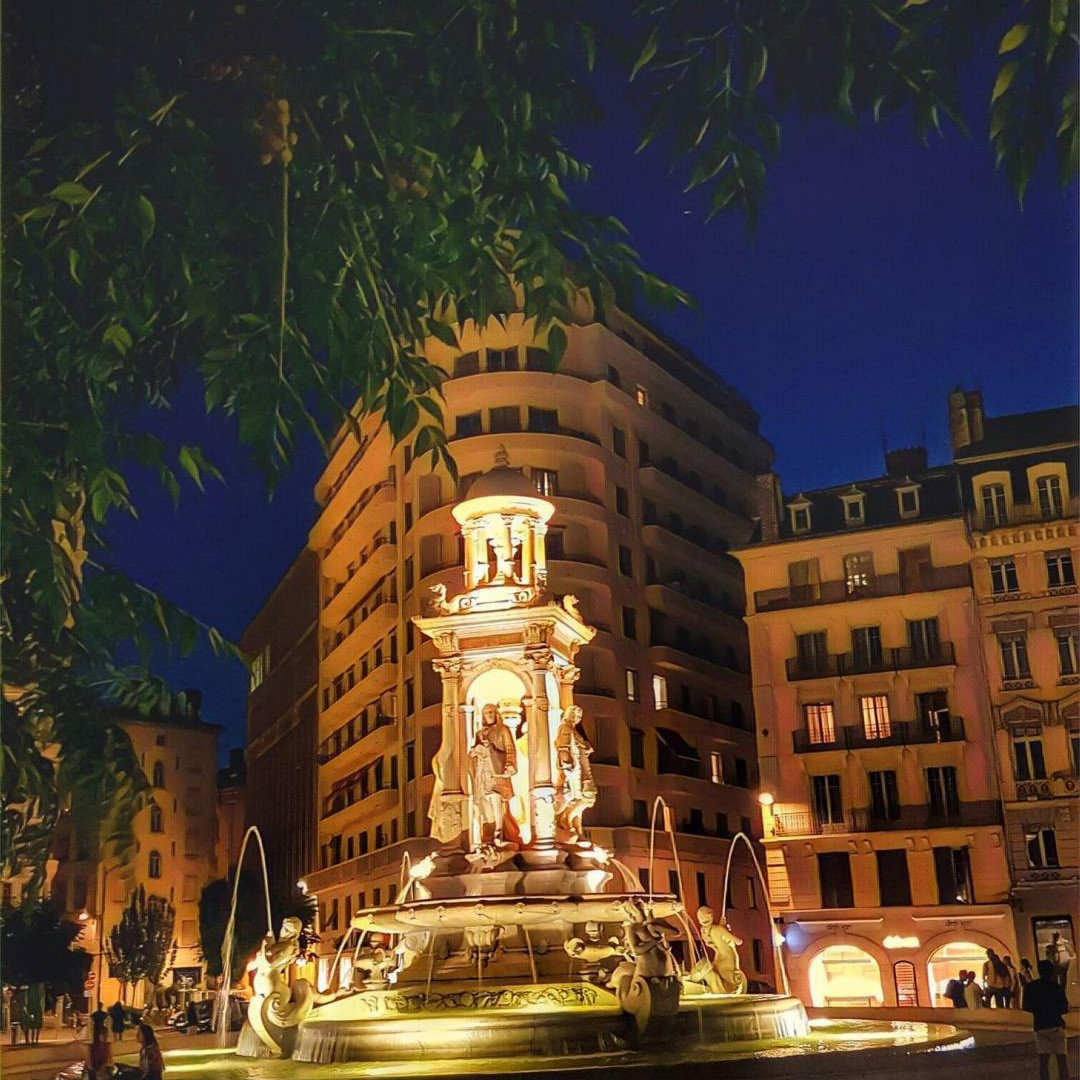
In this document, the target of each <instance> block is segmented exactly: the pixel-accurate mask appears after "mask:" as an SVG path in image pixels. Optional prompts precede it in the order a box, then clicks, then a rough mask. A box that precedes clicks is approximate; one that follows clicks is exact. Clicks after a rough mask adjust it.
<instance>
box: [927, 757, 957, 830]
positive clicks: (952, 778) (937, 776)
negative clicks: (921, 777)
mask: <svg viewBox="0 0 1080 1080" xmlns="http://www.w3.org/2000/svg"><path fill="white" fill-rule="evenodd" d="M926 793H927V795H928V796H929V801H930V816H931V817H936V818H942V817H956V816H957V815H958V814H959V813H960V793H959V790H958V788H957V786H956V769H955V768H954V767H953V766H952V765H943V766H940V767H935V768H932V769H927V770H926Z"/></svg>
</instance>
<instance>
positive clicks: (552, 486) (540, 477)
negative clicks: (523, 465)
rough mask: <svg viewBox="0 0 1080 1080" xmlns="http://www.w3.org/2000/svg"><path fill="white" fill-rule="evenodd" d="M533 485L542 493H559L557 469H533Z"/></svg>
mask: <svg viewBox="0 0 1080 1080" xmlns="http://www.w3.org/2000/svg"><path fill="white" fill-rule="evenodd" d="M532 481H533V487H535V488H536V490H537V491H538V492H539V493H540V494H541V495H558V493H559V474H558V472H557V471H556V470H555V469H533V471H532Z"/></svg>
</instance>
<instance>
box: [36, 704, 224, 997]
mask: <svg viewBox="0 0 1080 1080" xmlns="http://www.w3.org/2000/svg"><path fill="white" fill-rule="evenodd" d="M121 724H122V727H123V728H124V730H125V731H126V732H127V733H128V735H129V736H130V738H131V741H132V744H133V746H134V748H135V753H136V756H137V757H138V760H139V763H140V764H141V766H142V768H143V771H144V772H145V773H146V777H147V779H148V780H149V781H150V782H151V784H152V785H153V789H154V790H153V798H154V805H153V806H151V807H148V808H147V809H145V810H143V811H142V812H141V813H140V814H139V815H138V816H137V817H136V819H135V856H134V859H133V860H132V861H131V862H130V863H129V864H127V865H124V866H118V865H116V864H114V863H108V862H102V861H101V860H100V859H99V858H98V855H97V851H96V849H95V847H94V838H93V837H90V836H86V835H83V834H82V833H80V830H79V827H78V822H74V821H71V820H70V819H69V818H67V819H64V820H63V821H62V823H61V826H60V828H59V830H58V834H57V843H56V848H55V852H54V853H55V855H56V857H57V860H58V868H57V871H56V875H55V877H54V878H53V881H52V891H51V894H52V897H53V899H54V900H56V901H57V902H58V903H59V905H60V907H61V908H62V910H63V911H64V912H65V913H67V915H68V917H70V918H73V919H77V920H79V921H81V922H82V923H83V924H84V927H85V929H84V931H83V936H82V938H81V939H80V942H79V944H80V946H81V947H82V948H84V949H85V950H86V951H87V952H89V953H91V955H92V956H93V958H94V959H93V964H92V967H91V973H92V977H93V983H94V986H93V989H92V991H91V993H90V999H91V1001H92V1002H97V1001H98V1000H101V1001H103V1002H105V1004H106V1005H109V1004H111V1003H112V1002H114V1001H116V1000H118V999H119V997H120V984H119V982H118V981H117V980H116V979H113V978H111V977H110V975H109V965H108V961H107V960H105V959H104V957H102V956H101V933H102V928H103V927H104V932H105V934H106V936H107V935H108V933H109V931H110V930H111V929H112V928H113V927H114V926H115V925H116V924H117V923H118V922H119V920H120V915H121V913H122V912H123V910H124V908H125V907H126V906H127V903H128V901H129V899H130V897H131V894H132V893H133V892H134V891H135V889H136V888H138V887H139V886H140V885H142V886H143V887H145V889H146V892H147V895H149V896H160V897H162V898H164V899H166V900H168V901H169V902H170V903H172V904H173V906H174V907H175V909H176V923H175V930H174V937H175V941H176V950H175V952H174V954H173V955H172V956H171V958H170V963H169V965H168V968H167V969H166V971H165V975H164V978H163V982H162V985H163V986H165V987H170V986H175V987H177V988H179V989H197V988H200V987H202V986H204V983H205V979H204V974H205V971H204V964H203V960H202V955H201V953H200V951H199V895H200V893H201V892H202V890H203V888H204V887H205V886H206V885H207V884H208V883H209V882H210V881H212V880H213V879H214V878H215V877H217V876H219V874H221V873H224V870H222V869H221V868H219V867H218V865H217V839H218V821H217V788H216V778H217V739H218V735H219V733H220V730H221V729H220V728H218V727H217V726H215V725H213V724H207V723H202V722H200V721H197V720H163V721H149V720H123V721H121ZM129 1000H131V995H130V993H129ZM135 1000H136V1001H137V1002H138V1001H141V988H139V991H137V993H136V998H135Z"/></svg>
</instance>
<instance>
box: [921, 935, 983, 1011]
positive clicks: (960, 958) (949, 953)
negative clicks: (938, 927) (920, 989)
mask: <svg viewBox="0 0 1080 1080" xmlns="http://www.w3.org/2000/svg"><path fill="white" fill-rule="evenodd" d="M985 962H986V946H985V945H976V944H975V942H973V941H949V942H947V943H946V944H944V945H942V946H941V947H940V948H938V949H935V950H934V951H933V952H932V953H931V954H930V959H929V960H928V961H927V963H926V972H927V978H928V979H929V982H930V996H931V1002H930V1003H931V1005H933V1006H934V1007H935V1008H939V1009H941V1008H948V1007H949V1006H950V1005H952V1002H951V1001H950V1000H949V999H948V998H947V997H946V996H945V987H946V985H947V984H948V982H949V980H950V979H955V978H956V976H957V975H959V974H960V972H961V971H974V972H975V977H976V978H977V979H978V980H979V982H980V983H982V967H983V964H984V963H985Z"/></svg>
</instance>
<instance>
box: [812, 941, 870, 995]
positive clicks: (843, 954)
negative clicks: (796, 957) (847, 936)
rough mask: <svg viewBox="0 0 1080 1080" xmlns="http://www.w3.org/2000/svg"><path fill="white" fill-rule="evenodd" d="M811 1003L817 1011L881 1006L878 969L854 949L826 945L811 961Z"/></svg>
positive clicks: (860, 950)
mask: <svg viewBox="0 0 1080 1080" xmlns="http://www.w3.org/2000/svg"><path fill="white" fill-rule="evenodd" d="M810 999H811V1002H812V1004H813V1005H814V1006H816V1007H817V1008H822V1007H829V1006H832V1007H835V1008H840V1007H843V1006H848V1005H880V1004H882V1002H883V1001H884V1000H885V994H884V992H883V991H882V989H881V969H880V968H879V967H878V963H877V961H876V960H875V959H874V958H873V957H872V956H871V955H870V954H869V953H868V952H864V951H863V950H862V949H860V948H858V947H857V946H855V945H829V946H828V947H827V948H825V949H822V950H821V952H819V953H818V954H817V956H815V957H814V959H813V960H811V961H810Z"/></svg>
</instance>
